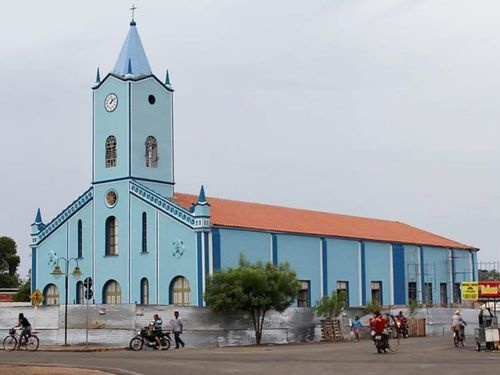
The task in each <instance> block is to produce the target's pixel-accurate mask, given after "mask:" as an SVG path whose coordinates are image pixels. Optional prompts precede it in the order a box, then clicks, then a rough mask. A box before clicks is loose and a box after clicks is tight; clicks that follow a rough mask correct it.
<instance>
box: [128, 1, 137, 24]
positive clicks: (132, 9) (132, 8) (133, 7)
mask: <svg viewBox="0 0 500 375" xmlns="http://www.w3.org/2000/svg"><path fill="white" fill-rule="evenodd" d="M136 9H137V7H136V6H135V4H132V7H131V8H130V10H131V11H132V21H133V20H134V15H135V10H136Z"/></svg>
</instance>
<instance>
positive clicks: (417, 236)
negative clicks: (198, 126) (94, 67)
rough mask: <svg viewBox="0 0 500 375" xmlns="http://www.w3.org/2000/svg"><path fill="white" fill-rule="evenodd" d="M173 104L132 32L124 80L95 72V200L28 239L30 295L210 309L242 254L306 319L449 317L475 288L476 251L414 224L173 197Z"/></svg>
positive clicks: (122, 57) (119, 65) (123, 55)
mask: <svg viewBox="0 0 500 375" xmlns="http://www.w3.org/2000/svg"><path fill="white" fill-rule="evenodd" d="M173 95H174V90H173V88H172V86H171V84H170V80H169V75H168V71H167V74H166V78H165V80H161V79H159V78H158V77H157V76H156V75H154V74H153V72H152V71H151V68H150V65H149V62H148V59H147V57H146V53H145V51H144V49H143V46H142V43H141V39H140V37H139V34H138V31H137V25H136V22H135V21H134V19H132V21H131V22H130V28H129V30H128V34H127V36H126V39H125V42H124V44H123V46H122V49H121V52H120V54H119V56H118V59H117V61H116V64H115V66H114V68H113V70H112V71H111V72H110V73H108V74H107V75H106V76H104V78H102V79H101V77H100V74H99V70H98V71H97V77H96V82H95V84H94V85H93V87H92V181H91V184H90V187H89V188H88V189H87V190H85V191H84V192H83V193H82V194H81V195H80V196H79V197H77V198H76V199H75V200H74V201H73V202H72V203H70V204H69V205H68V206H67V207H66V208H64V209H62V211H61V212H60V213H59V214H58V215H57V216H56V217H55V218H53V219H52V220H50V221H48V222H44V221H43V220H42V215H41V212H40V210H38V211H37V213H36V217H35V221H34V223H33V224H32V225H31V245H30V246H31V260H32V274H31V276H32V281H31V282H32V285H31V287H32V290H35V289H40V290H41V291H42V292H43V295H44V297H45V300H44V303H45V304H47V305H51V304H59V303H64V296H61V295H64V293H65V292H66V291H67V293H68V295H69V297H68V302H69V303H70V304H71V303H75V304H81V303H84V302H85V301H86V300H87V299H89V300H90V301H91V303H103V304H119V303H127V304H128V303H137V304H175V305H182V306H187V305H193V306H203V305H204V301H203V293H204V289H205V279H206V277H207V276H208V275H210V274H212V273H213V272H214V271H216V270H219V269H222V268H225V267H230V266H235V265H237V264H238V259H239V256H240V254H244V255H245V257H246V258H247V259H248V260H249V261H252V262H253V261H257V260H262V261H272V262H274V263H276V264H278V263H281V262H285V261H286V262H289V263H290V265H291V266H292V268H293V269H295V270H296V272H297V275H298V278H299V279H300V282H301V290H300V293H299V297H298V299H297V301H296V305H297V306H298V307H309V306H313V305H314V304H315V302H316V301H317V300H318V299H320V298H321V297H322V296H325V295H329V294H330V293H332V292H333V291H336V292H342V293H344V295H345V296H346V299H347V304H348V305H349V306H352V307H354V306H364V305H366V304H367V303H369V302H371V301H377V302H379V303H380V304H382V305H404V304H407V303H408V302H409V301H410V300H416V301H419V302H423V303H426V304H428V305H443V306H445V305H448V304H450V303H456V302H459V298H460V283H461V282H462V281H474V280H477V274H478V271H477V251H478V249H477V248H474V247H472V246H468V245H465V244H461V243H459V242H456V241H453V240H450V239H447V238H444V237H442V236H439V235H436V234H432V233H430V232H428V231H424V230H421V229H418V228H415V227H413V226H410V225H407V224H404V223H400V222H397V221H387V220H379V219H370V218H363V217H354V216H348V215H339V214H333V213H325V212H317V211H311V210H302V209H293V208H287V207H278V206H271V205H265V204H259V203H250V202H240V201H233V200H226V199H220V198H213V197H209V196H207V195H206V194H205V191H204V188H203V186H202V187H201V189H200V191H199V193H198V194H195V195H190V194H183V193H179V192H176V191H175V189H174V187H175V184H174V181H175V180H174V153H173V149H174V138H173V120H174V119H173ZM75 269H76V271H77V272H74V271H75ZM58 275H64V276H65V277H62V278H56V277H55V276H58ZM68 276H69V277H68ZM73 276H75V278H74V277H73ZM66 280H68V281H67V282H68V286H67V287H66V286H65V281H66ZM84 280H91V282H92V285H91V286H90V285H85V284H84V282H83V281H84ZM89 287H90V289H91V291H89Z"/></svg>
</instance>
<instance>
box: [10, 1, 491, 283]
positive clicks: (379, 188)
mask: <svg viewBox="0 0 500 375" xmlns="http://www.w3.org/2000/svg"><path fill="white" fill-rule="evenodd" d="M135 5H136V6H137V10H136V11H135V20H136V22H137V28H138V31H139V34H140V36H141V39H142V43H143V46H144V48H145V51H146V54H147V56H148V59H149V63H150V65H151V68H152V70H153V73H154V74H155V75H156V76H157V77H159V78H160V79H161V80H163V78H164V77H165V72H166V70H167V69H168V70H169V75H170V79H171V82H172V85H173V87H174V89H175V94H174V128H175V131H174V134H175V180H176V187H175V189H176V191H178V192H183V193H191V194H197V193H198V192H199V189H200V186H201V185H202V184H203V185H204V187H205V191H206V193H207V195H208V196H209V197H210V196H213V197H219V198H227V199H235V200H243V201H251V202H260V203H268V204H275V205H282V206H288V207H297V208H306V209H312V210H318V211H328V212H335V213H343V214H349V215H355V216H365V217H372V218H379V219H387V220H394V221H401V222H404V223H407V224H410V225H413V226H416V227H419V228H421V229H425V230H427V231H430V232H433V233H436V234H439V235H442V236H445V237H448V238H451V239H453V240H456V241H459V242H461V243H465V244H467V245H471V246H474V247H478V248H480V249H481V250H480V252H479V260H480V261H483V262H490V261H498V260H499V259H500V234H499V233H500V231H499V230H498V227H499V224H500V168H498V166H499V165H500V148H499V147H498V145H499V140H500V126H499V124H500V105H499V103H500V100H499V99H500V95H499V92H500V23H499V22H498V17H499V15H500V2H498V0H476V1H469V0H406V1H405V0H308V1H303V0H252V1H250V0H191V1H181V0H147V1H146V0H137V1H136V2H135ZM130 6H131V2H128V1H123V0H106V1H98V0H87V1H85V2H73V1H71V2H70V1H66V0H51V1H47V2H40V1H35V0H25V1H18V2H7V3H5V4H2V13H3V14H2V22H1V23H0V33H1V35H2V49H1V56H2V58H1V59H0V71H1V72H2V84H1V85H0V171H1V183H0V236H9V237H12V238H13V239H14V240H15V241H16V243H17V246H18V253H19V255H20V256H21V267H20V269H19V273H20V275H21V276H25V275H26V274H27V272H28V270H29V268H30V249H29V242H30V236H29V234H30V224H31V223H32V222H33V221H34V218H35V213H36V210H37V209H38V208H40V209H41V212H42V218H43V220H44V222H46V223H48V222H49V221H50V220H52V219H53V218H54V217H55V216H56V215H57V214H58V213H59V212H60V211H62V210H63V209H64V208H65V207H67V206H68V205H69V204H70V203H71V202H73V200H74V199H76V198H77V197H78V196H79V195H80V194H82V193H83V192H84V191H86V190H87V189H88V187H89V186H90V183H91V114H92V113H91V98H92V90H91V87H92V85H93V83H94V81H95V77H96V69H97V67H99V69H100V72H101V77H103V76H105V75H106V74H107V73H108V72H109V71H111V70H112V68H113V66H114V64H115V62H116V59H117V58H118V54H119V52H120V48H121V46H122V44H123V41H124V39H125V37H126V34H127V32H128V28H129V22H130V18H131V12H130V10H129V8H130Z"/></svg>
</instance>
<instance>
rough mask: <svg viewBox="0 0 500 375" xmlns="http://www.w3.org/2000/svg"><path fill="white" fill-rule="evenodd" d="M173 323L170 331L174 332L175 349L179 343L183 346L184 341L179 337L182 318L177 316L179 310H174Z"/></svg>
mask: <svg viewBox="0 0 500 375" xmlns="http://www.w3.org/2000/svg"><path fill="white" fill-rule="evenodd" d="M174 317H175V319H174V324H173V327H172V331H173V332H174V338H175V349H179V345H181V346H182V347H184V341H182V339H181V337H180V336H181V334H182V329H183V326H184V324H183V322H182V318H181V317H180V316H179V311H174Z"/></svg>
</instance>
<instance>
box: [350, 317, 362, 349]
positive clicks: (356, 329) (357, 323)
mask: <svg viewBox="0 0 500 375" xmlns="http://www.w3.org/2000/svg"><path fill="white" fill-rule="evenodd" d="M362 327H363V325H362V324H361V320H359V316H357V315H356V317H355V318H354V320H353V321H352V325H351V329H352V332H353V333H354V337H355V339H356V341H357V342H359V333H360V332H361V328H362Z"/></svg>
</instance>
